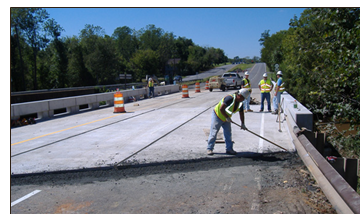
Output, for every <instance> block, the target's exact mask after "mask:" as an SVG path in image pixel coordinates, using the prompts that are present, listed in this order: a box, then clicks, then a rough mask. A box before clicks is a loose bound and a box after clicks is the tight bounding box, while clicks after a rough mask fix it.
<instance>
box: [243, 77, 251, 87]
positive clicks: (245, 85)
mask: <svg viewBox="0 0 360 214" xmlns="http://www.w3.org/2000/svg"><path fill="white" fill-rule="evenodd" d="M250 87H251V84H250V81H248V80H247V79H246V78H244V88H250Z"/></svg>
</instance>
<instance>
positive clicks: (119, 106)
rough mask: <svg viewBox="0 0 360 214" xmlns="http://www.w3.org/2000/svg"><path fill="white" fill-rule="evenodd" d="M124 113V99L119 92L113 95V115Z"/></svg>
mask: <svg viewBox="0 0 360 214" xmlns="http://www.w3.org/2000/svg"><path fill="white" fill-rule="evenodd" d="M123 112H126V111H125V106H124V97H123V94H122V93H121V92H120V91H117V92H115V94H114V113H123Z"/></svg>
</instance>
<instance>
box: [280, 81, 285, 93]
mask: <svg viewBox="0 0 360 214" xmlns="http://www.w3.org/2000/svg"><path fill="white" fill-rule="evenodd" d="M279 79H281V82H282V83H281V85H280V88H279V92H284V91H285V85H284V84H285V83H284V81H283V79H282V77H280V78H279Z"/></svg>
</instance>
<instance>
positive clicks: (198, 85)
mask: <svg viewBox="0 0 360 214" xmlns="http://www.w3.org/2000/svg"><path fill="white" fill-rule="evenodd" d="M199 92H200V83H199V82H196V83H195V93H199Z"/></svg>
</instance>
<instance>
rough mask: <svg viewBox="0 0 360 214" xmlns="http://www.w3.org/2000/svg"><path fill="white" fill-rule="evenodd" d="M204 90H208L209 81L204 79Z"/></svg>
mask: <svg viewBox="0 0 360 214" xmlns="http://www.w3.org/2000/svg"><path fill="white" fill-rule="evenodd" d="M205 90H209V81H206V83H205Z"/></svg>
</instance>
